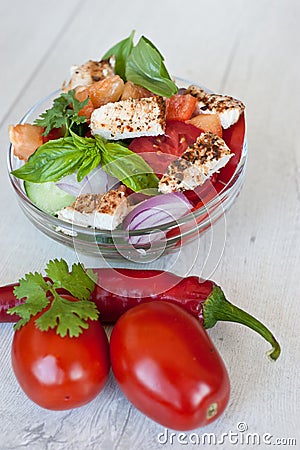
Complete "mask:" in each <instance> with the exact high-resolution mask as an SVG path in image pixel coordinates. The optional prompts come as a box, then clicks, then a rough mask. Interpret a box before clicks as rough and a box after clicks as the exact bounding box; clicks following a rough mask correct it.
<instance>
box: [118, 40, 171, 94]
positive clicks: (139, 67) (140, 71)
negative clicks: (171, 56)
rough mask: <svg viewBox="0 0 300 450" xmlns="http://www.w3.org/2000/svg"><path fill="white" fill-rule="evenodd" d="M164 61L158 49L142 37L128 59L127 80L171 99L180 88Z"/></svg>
mask: <svg viewBox="0 0 300 450" xmlns="http://www.w3.org/2000/svg"><path fill="white" fill-rule="evenodd" d="M163 61H164V59H163V57H162V55H161V54H160V52H159V51H158V50H157V48H156V47H155V46H154V45H153V44H152V43H151V42H150V41H149V40H148V39H147V38H145V37H144V36H142V37H141V38H140V40H139V42H138V43H137V45H136V46H135V47H134V48H133V49H132V51H131V53H130V55H129V56H128V58H127V61H126V69H125V75H126V78H127V79H128V80H130V81H132V82H133V83H135V84H137V85H138V86H142V87H144V88H146V89H148V90H149V91H151V92H154V93H155V94H157V95H161V96H163V97H171V96H172V95H174V94H176V92H177V90H178V88H177V86H176V84H175V83H174V82H173V81H172V79H171V77H170V75H169V74H168V71H167V69H166V67H165V65H164V62H163Z"/></svg>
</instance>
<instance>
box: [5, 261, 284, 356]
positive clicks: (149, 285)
mask: <svg viewBox="0 0 300 450" xmlns="http://www.w3.org/2000/svg"><path fill="white" fill-rule="evenodd" d="M93 270H94V272H96V273H97V274H98V283H97V285H96V287H95V290H94V292H93V294H92V296H91V300H92V301H93V302H95V304H96V305H97V307H98V309H99V311H100V320H101V321H102V322H115V321H116V320H117V319H118V318H119V317H120V316H121V315H122V314H123V313H124V312H125V311H127V310H129V309H131V308H133V307H134V306H136V305H138V304H140V303H145V302H151V301H154V300H156V301H157V300H158V301H167V302H171V303H175V304H177V305H179V306H181V307H183V308H184V309H186V310H187V311H188V312H189V313H190V314H192V315H193V316H195V317H197V318H198V319H199V320H200V322H201V324H202V325H203V327H204V328H206V329H207V328H211V327H213V326H214V325H215V324H216V322H218V321H229V322H237V323H240V324H243V325H246V326H248V327H249V328H252V330H254V331H256V332H257V333H259V334H260V335H261V336H262V337H263V338H264V339H266V341H267V342H269V343H270V344H271V346H272V349H271V350H270V351H269V352H268V356H269V357H270V358H271V359H272V360H273V361H275V360H276V359H277V358H278V357H279V355H280V346H279V344H278V342H277V341H276V339H275V337H274V336H273V334H272V333H271V332H270V331H269V330H268V329H267V328H266V327H265V325H263V324H262V323H261V322H260V321H259V320H257V319H255V318H254V317H253V316H251V315H250V314H248V313H247V312H245V311H243V310H241V309H240V308H238V307H237V306H235V305H233V304H231V303H230V302H229V301H228V300H226V298H225V295H224V293H223V291H222V289H221V288H220V287H219V286H218V285H216V284H215V283H214V282H213V281H210V280H206V281H205V280H201V279H200V278H199V277H197V276H190V277H186V278H182V277H179V276H177V275H174V274H172V273H169V272H164V271H161V270H139V269H112V268H105V269H93ZM15 286H16V284H11V285H8V286H3V287H0V322H15V321H17V320H18V317H17V316H16V315H15V316H10V315H9V314H7V310H8V308H11V307H13V306H16V305H17V304H19V303H21V302H20V301H18V300H17V299H16V298H15V296H14V294H13V289H14V287H15ZM62 293H64V292H63V291H62Z"/></svg>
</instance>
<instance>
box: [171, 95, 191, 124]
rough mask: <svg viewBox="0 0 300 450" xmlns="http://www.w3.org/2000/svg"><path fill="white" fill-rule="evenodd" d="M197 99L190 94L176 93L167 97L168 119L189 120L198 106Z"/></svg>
mask: <svg viewBox="0 0 300 450" xmlns="http://www.w3.org/2000/svg"><path fill="white" fill-rule="evenodd" d="M196 104H197V99H196V97H193V96H192V95H190V94H186V95H181V94H175V95H173V96H172V97H170V98H167V99H166V117H167V120H183V121H184V120H188V119H190V118H191V117H192V114H193V112H194V110H195V108H196Z"/></svg>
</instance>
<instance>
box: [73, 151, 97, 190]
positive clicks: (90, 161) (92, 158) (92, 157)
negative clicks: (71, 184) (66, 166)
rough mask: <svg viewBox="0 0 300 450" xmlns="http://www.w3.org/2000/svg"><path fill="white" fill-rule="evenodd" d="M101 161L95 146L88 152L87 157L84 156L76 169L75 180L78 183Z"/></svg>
mask: <svg viewBox="0 0 300 450" xmlns="http://www.w3.org/2000/svg"><path fill="white" fill-rule="evenodd" d="M100 163H101V156H100V154H99V151H98V150H97V148H94V149H93V150H92V151H91V152H89V157H88V158H86V159H85V160H84V161H83V162H82V164H81V166H80V167H79V169H78V171H77V181H78V182H79V183H80V181H82V180H83V179H84V177H86V176H87V175H88V174H89V173H90V172H92V170H94V169H96V167H98V166H99V164H100Z"/></svg>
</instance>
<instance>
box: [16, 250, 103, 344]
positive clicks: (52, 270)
mask: <svg viewBox="0 0 300 450" xmlns="http://www.w3.org/2000/svg"><path fill="white" fill-rule="evenodd" d="M46 273H47V275H48V277H49V278H50V279H51V280H50V281H48V282H46V281H45V280H44V278H43V277H42V275H41V274H39V273H34V274H32V273H29V274H27V275H25V277H24V278H22V279H21V280H20V285H19V286H17V287H16V288H15V290H14V294H15V296H16V297H17V298H18V299H23V298H25V303H23V304H21V305H18V306H16V307H14V308H10V309H9V310H8V313H9V314H18V315H19V316H20V317H21V319H20V320H19V322H18V323H17V324H16V325H15V329H16V330H18V329H19V328H21V327H22V326H23V325H25V324H26V323H27V322H28V321H29V320H30V318H31V317H32V316H35V315H36V314H37V313H39V312H41V311H42V310H43V309H44V308H46V307H48V306H49V307H48V308H47V310H46V311H45V312H43V313H42V314H41V315H40V317H39V318H38V319H36V321H35V324H36V326H37V327H38V328H39V329H40V330H42V331H47V330H49V329H53V328H56V332H57V334H59V335H60V336H62V337H64V336H66V335H67V334H69V336H70V337H73V336H78V335H79V334H80V333H82V331H83V330H84V329H86V328H88V323H87V321H88V320H97V319H98V315H99V312H98V310H97V307H96V305H95V303H94V302H91V301H90V300H89V298H90V296H91V293H92V292H93V290H94V288H95V282H96V281H97V274H95V273H93V272H92V270H87V271H85V270H84V267H83V266H82V265H81V264H73V266H72V269H71V272H69V269H68V265H67V263H66V261H64V260H62V259H61V260H57V259H55V260H53V261H49V263H48V264H47V268H46ZM60 288H62V289H64V290H66V291H67V292H69V293H70V294H71V295H72V296H73V297H75V298H76V299H78V300H77V301H75V300H74V301H73V300H68V299H66V298H63V297H61V296H60V295H59V294H58V292H57V289H60ZM50 294H51V295H52V298H53V300H50V299H49V298H48V297H47V295H50ZM50 302H51V304H50ZM49 304H50V305H49Z"/></svg>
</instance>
